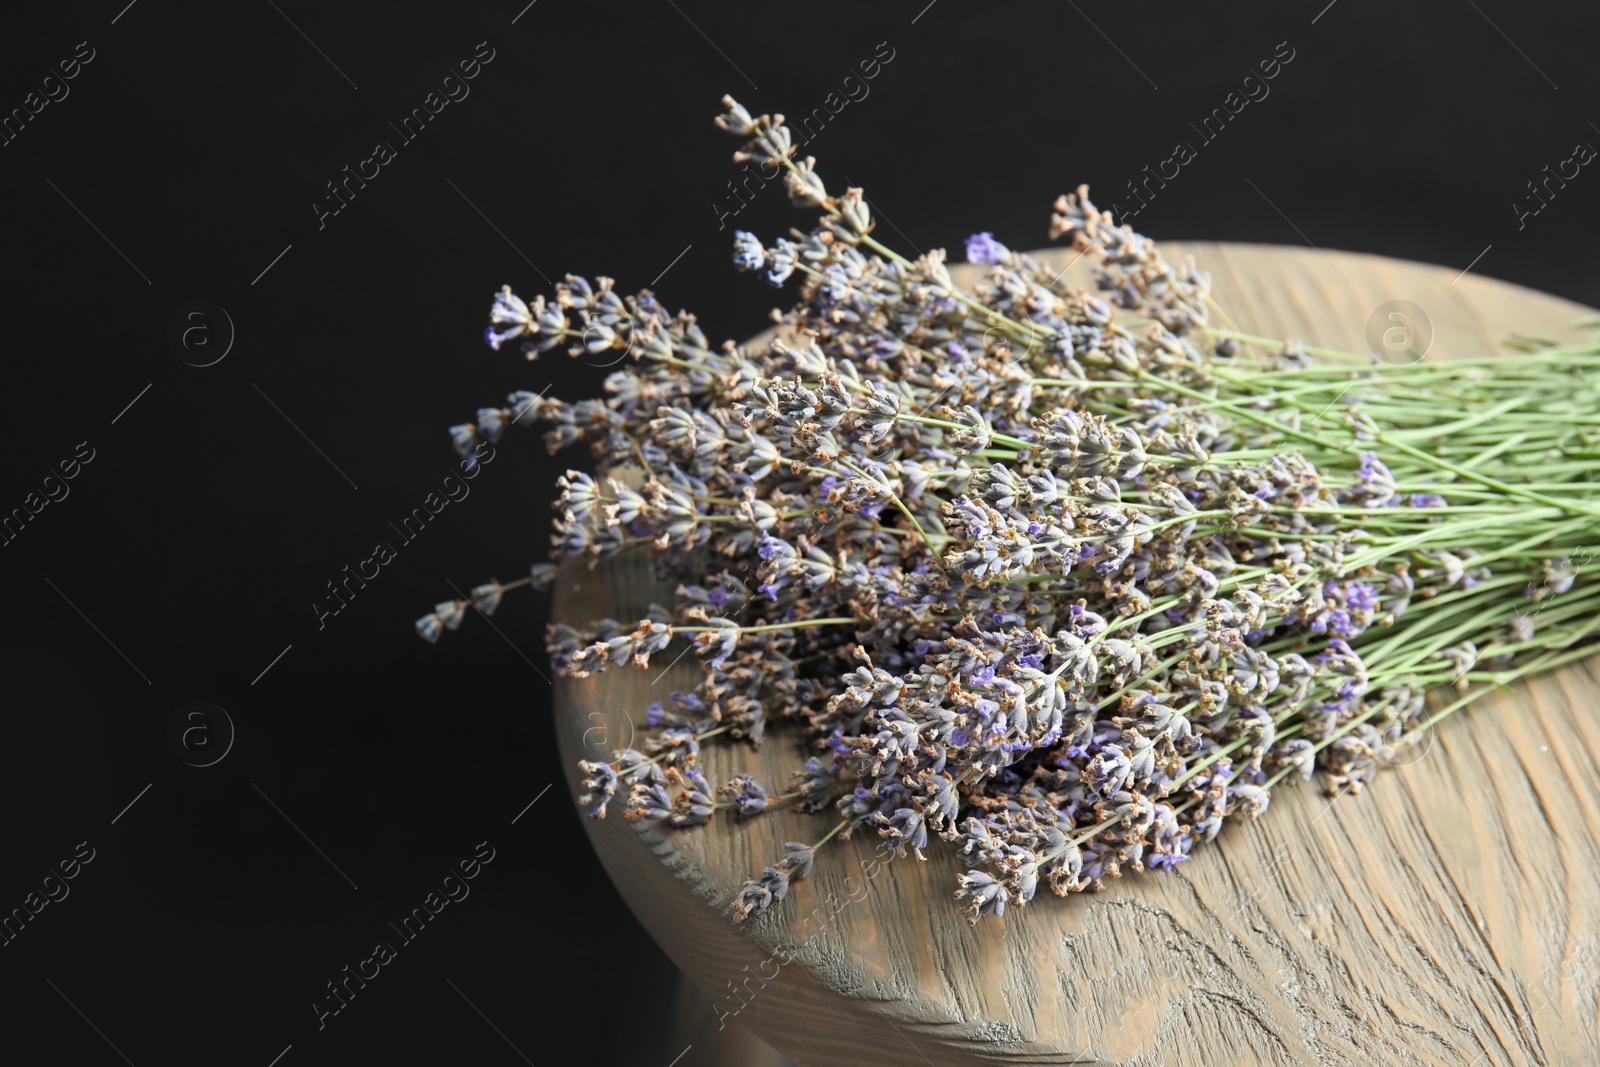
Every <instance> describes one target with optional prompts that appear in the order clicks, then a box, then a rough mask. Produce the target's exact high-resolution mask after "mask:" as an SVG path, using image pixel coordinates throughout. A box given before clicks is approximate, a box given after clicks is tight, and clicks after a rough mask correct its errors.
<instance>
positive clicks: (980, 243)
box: [967, 230, 1011, 263]
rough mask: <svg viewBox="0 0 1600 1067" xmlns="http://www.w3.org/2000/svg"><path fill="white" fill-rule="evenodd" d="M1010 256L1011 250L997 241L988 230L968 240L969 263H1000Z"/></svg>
mask: <svg viewBox="0 0 1600 1067" xmlns="http://www.w3.org/2000/svg"><path fill="white" fill-rule="evenodd" d="M1010 254H1011V253H1010V250H1009V249H1007V248H1006V246H1005V245H1003V244H1001V243H1000V242H999V241H996V240H995V239H994V234H992V233H990V232H989V231H988V230H985V231H983V232H982V233H975V234H973V235H972V236H971V237H968V238H967V262H968V263H999V262H1000V261H1002V260H1003V259H1005V258H1006V256H1008V255H1010Z"/></svg>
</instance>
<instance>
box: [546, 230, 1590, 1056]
mask: <svg viewBox="0 0 1600 1067" xmlns="http://www.w3.org/2000/svg"><path fill="white" fill-rule="evenodd" d="M1166 252H1167V255H1168V258H1169V259H1170V260H1172V261H1174V262H1176V261H1177V260H1178V259H1179V258H1180V257H1181V256H1182V255H1183V254H1185V253H1192V254H1193V255H1194V256H1195V257H1196V259H1197V260H1198V261H1199V263H1200V266H1201V267H1202V268H1204V269H1208V270H1211V271H1212V272H1213V274H1214V278H1215V293H1216V295H1217V299H1218V300H1219V301H1220V302H1221V303H1222V304H1223V305H1224V306H1225V307H1226V308H1227V309H1228V310H1229V311H1230V312H1231V314H1232V316H1233V317H1234V318H1235V319H1236V320H1237V321H1238V322H1239V323H1240V325H1241V326H1242V327H1244V328H1245V329H1247V330H1250V331H1252V332H1258V333H1262V334H1266V335H1268V336H1299V337H1303V338H1304V339H1305V340H1306V341H1307V342H1308V343H1313V344H1320V345H1324V346H1327V347H1334V348H1341V349H1346V350H1350V351H1361V350H1363V349H1364V348H1365V347H1366V344H1365V341H1364V340H1363V338H1364V335H1365V331H1366V326H1367V320H1368V317H1369V315H1370V314H1371V312H1372V311H1373V309H1374V308H1376V307H1377V306H1378V305H1379V304H1381V303H1383V302H1384V301H1385V300H1389V299H1407V300H1411V301H1414V302H1415V303H1417V304H1418V305H1420V306H1422V307H1423V308H1424V309H1425V310H1426V311H1427V312H1428V314H1429V315H1430V316H1431V318H1432V321H1433V325H1434V327H1435V340H1434V344H1433V350H1432V353H1431V354H1430V358H1440V357H1444V356H1446V355H1447V354H1452V353H1454V354H1481V353H1485V352H1489V351H1496V350H1499V341H1500V339H1502V338H1504V337H1506V336H1507V335H1509V334H1512V333H1522V334H1535V335H1541V336H1546V337H1559V338H1572V337H1576V336H1577V333H1576V332H1575V331H1574V330H1573V329H1571V324H1572V323H1574V322H1575V321H1576V320H1578V319H1580V318H1591V319H1592V318H1594V317H1595V313H1594V312H1593V311H1590V310H1589V309H1586V308H1583V307H1580V306H1579V305H1576V304H1572V303H1569V302H1567V301H1563V300H1558V299H1556V298H1553V297H1550V296H1546V295H1543V294H1540V293H1536V292H1533V291H1531V290H1527V289H1522V288H1518V287H1516V286H1511V285H1508V284H1505V283H1501V282H1495V281H1492V280H1489V279H1485V278H1482V277H1479V276H1477V275H1472V274H1469V275H1466V276H1464V277H1459V278H1457V272H1456V271H1454V270H1447V269H1445V268H1441V267H1434V266H1427V265H1422V264H1415V263H1406V262H1398V261H1394V260H1386V259H1381V258H1377V257H1372V256H1364V255H1356V254H1351V253H1341V252H1332V251H1329V252H1325V253H1319V252H1317V251H1314V250H1310V249H1301V248H1279V247H1266V246H1247V245H1220V244H1190V245H1177V244H1168V245H1167V246H1166ZM1044 256H1055V257H1056V262H1066V259H1067V258H1070V256H1066V257H1064V256H1062V255H1061V254H1060V253H1054V252H1052V253H1044V254H1041V258H1043V257H1044ZM1083 267H1084V264H1083V263H1079V264H1077V265H1076V266H1075V267H1074V269H1073V273H1078V272H1080V271H1081V270H1082V268H1083ZM1071 276H1072V275H1071V274H1069V277H1071ZM1452 279H1456V280H1455V281H1454V282H1453V283H1452ZM1080 280H1081V279H1080ZM1597 418H1600V414H1597ZM669 594H670V589H667V588H661V587H657V586H655V585H653V583H652V582H651V581H650V578H649V575H648V572H647V570H646V569H645V568H643V567H642V566H640V565H639V564H638V563H636V562H629V561H617V562H612V563H608V564H605V565H602V566H601V567H600V568H599V569H597V570H594V571H589V570H587V569H585V568H583V567H576V568H573V567H569V568H568V569H567V570H566V571H564V573H563V576H562V580H561V583H560V585H559V587H558V592H557V600H556V608H555V610H556V617H557V618H559V619H563V620H565V621H568V622H579V621H582V620H584V619H588V618H595V617H599V616H601V615H611V616H614V617H616V618H619V619H632V618H637V617H640V616H641V615H642V609H643V608H644V607H645V605H646V604H647V603H648V602H649V601H650V600H651V599H657V600H659V601H661V602H662V603H668V602H669V599H668V597H669ZM664 662H665V661H664ZM698 670H699V667H698V665H697V664H696V663H695V661H694V657H693V656H692V655H691V656H686V657H684V659H683V660H682V661H681V662H680V663H678V664H677V665H676V666H675V667H673V668H671V670H670V671H668V673H667V674H666V676H665V677H662V678H661V679H660V681H659V683H658V684H656V685H654V686H652V680H653V679H655V678H656V677H657V676H658V675H659V674H660V673H661V668H660V667H655V668H652V669H651V670H650V671H648V672H643V671H635V670H627V671H614V672H609V673H607V674H604V675H601V676H599V677H596V678H591V679H588V680H585V681H582V682H558V684H557V709H558V711H557V729H558V734H559V737H560V743H561V747H562V750H563V754H564V755H565V756H566V757H567V758H568V760H569V768H570V764H571V763H574V762H575V761H577V760H578V759H580V758H584V757H589V758H594V757H595V756H597V755H598V753H599V752H600V751H602V749H607V748H608V747H609V745H615V744H616V743H618V742H619V741H620V742H625V741H626V739H627V736H628V733H629V726H628V724H627V722H626V719H625V715H624V711H626V712H631V713H632V714H633V715H634V716H635V717H636V718H639V719H640V720H641V725H642V713H641V709H642V708H643V707H644V706H645V705H646V704H647V703H649V702H650V701H651V700H655V699H660V698H661V697H662V696H664V694H665V693H666V692H667V690H668V689H670V688H674V687H686V686H687V685H689V684H692V682H693V680H694V678H695V677H696V674H697V672H698ZM591 712H599V713H600V716H601V717H602V718H604V719H605V720H606V723H607V733H606V737H604V738H602V736H601V734H600V733H599V732H598V731H596V732H592V733H589V734H587V735H586V734H585V731H586V730H589V729H590V728H591V727H594V726H595V725H596V723H597V722H598V721H599V720H598V719H592V718H591V717H590V713H591ZM586 741H587V742H588V747H586V746H585V742H586ZM602 758H603V757H602ZM704 758H705V762H706V765H707V774H708V777H709V778H711V779H712V781H713V782H718V781H722V780H726V779H727V778H728V777H729V776H731V775H732V774H734V773H737V772H739V771H741V770H748V771H751V772H754V773H756V774H758V775H759V776H760V777H761V779H762V780H763V781H764V782H765V783H767V784H768V786H769V787H770V786H774V785H778V784H781V783H785V782H787V780H788V779H787V773H786V772H788V771H789V770H791V769H792V768H794V767H796V766H798V765H799V763H800V762H801V760H802V758H803V756H802V750H801V747H800V744H799V741H798V739H797V737H796V736H795V734H794V732H793V731H792V730H790V729H789V728H787V727H784V728H780V729H778V730H776V731H775V736H772V737H770V739H769V740H768V742H767V743H766V744H765V745H764V746H763V748H762V749H761V750H760V751H759V752H752V751H751V750H750V749H749V748H747V747H745V746H743V745H738V744H723V743H721V742H720V739H719V740H717V741H712V742H708V743H707V745H706V747H705V749H704ZM568 773H569V783H568V784H569V786H571V787H572V788H571V790H570V791H569V795H573V794H575V793H576V791H577V781H576V779H577V772H576V771H575V770H573V769H569V772H568ZM620 814H621V813H620V804H619V805H618V806H617V809H614V812H613V815H612V817H611V818H609V819H607V820H605V821H603V822H591V823H590V824H589V825H590V828H591V830H592V835H591V838H592V840H593V842H594V845H595V848H596V850H597V851H598V853H599V854H600V857H601V859H602V861H603V862H604V864H605V866H606V869H607V870H608V871H609V872H610V874H611V877H612V878H613V879H614V880H615V882H616V884H617V886H618V887H619V888H620V890H621V892H622V894H623V896H624V897H625V898H626V899H627V901H628V902H629V904H630V906H631V907H632V908H633V909H634V911H635V912H636V913H637V915H638V916H639V918H640V920H641V921H642V922H643V923H644V925H645V926H646V928H648V929H649V930H650V932H651V933H652V934H653V935H654V937H655V938H656V940H657V941H659V942H660V944H661V946H662V947H663V948H664V949H665V950H666V952H667V953H668V954H669V955H670V956H671V957H672V958H673V960H675V961H676V962H677V963H678V965H679V966H680V967H682V968H683V970H684V971H685V972H686V973H687V974H688V975H689V976H690V977H691V978H692V979H693V981H694V982H695V983H697V984H698V986H699V987H700V988H701V989H704V990H706V991H708V992H709V993H710V994H711V995H712V996H713V997H716V998H717V999H716V1001H715V1003H716V1005H717V1006H718V1007H720V1009H721V1010H722V1011H729V1010H731V1009H736V1008H738V1007H739V1005H740V1004H741V1003H745V1004H747V1006H745V1007H743V1009H742V1010H741V1011H740V1012H739V1014H738V1015H737V1016H736V1017H734V1016H729V1021H730V1022H732V1021H733V1020H734V1019H735V1018H736V1020H737V1023H738V1024H740V1025H743V1026H748V1027H750V1028H751V1029H753V1030H754V1031H755V1032H756V1033H758V1034H760V1035H762V1036H763V1037H764V1038H765V1039H766V1040H767V1041H769V1042H770V1043H771V1044H772V1045H773V1046H775V1047H776V1048H778V1049H781V1050H782V1051H783V1052H784V1053H785V1054H787V1055H788V1056H790V1057H792V1058H794V1059H795V1060H797V1061H799V1062H800V1063H803V1064H806V1065H808V1067H821V1065H826V1067H848V1065H858V1064H859V1065H867V1064H870V1065H872V1067H926V1065H928V1064H937V1065H939V1067H945V1065H947V1064H1001V1063H1005V1064H1068V1063H1113V1064H1155V1063H1174V1064H1194V1065H1196V1067H1206V1065H1212V1064H1235V1063H1237V1064H1255V1063H1264V1064H1298V1063H1316V1064H1344V1063H1360V1064H1364V1065H1365V1064H1509V1065H1517V1067H1520V1065H1524V1064H1567V1063H1571V1064H1593V1063H1597V1062H1600V1033H1597V1010H1600V884H1597V883H1600V844H1597V840H1600V659H1597V658H1591V659H1589V660H1586V661H1583V662H1580V663H1577V664H1574V665H1571V666H1569V667H1567V668H1565V669H1562V670H1559V671H1557V672H1555V673H1552V674H1547V675H1543V676H1540V677H1537V678H1535V679H1533V680H1532V681H1531V682H1530V683H1529V684H1525V685H1518V686H1517V687H1516V689H1515V690H1514V691H1512V692H1510V693H1508V694H1504V695H1496V696H1491V697H1488V698H1485V699H1484V700H1482V701H1480V702H1479V703H1477V704H1475V705H1472V706H1471V707H1469V708H1468V709H1466V710H1465V711H1463V712H1461V713H1458V714H1457V715H1456V716H1454V717H1452V718H1451V719H1449V720H1447V721H1446V722H1445V723H1443V724H1442V725H1441V726H1439V727H1438V728H1437V730H1436V731H1435V733H1434V736H1433V737H1431V738H1430V739H1429V740H1428V742H1427V743H1426V745H1425V746H1424V747H1423V749H1422V751H1420V752H1418V753H1416V754H1415V757H1414V759H1413V760H1412V761H1411V762H1410V763H1409V764H1408V765H1406V766H1404V767H1401V768H1399V769H1396V770H1393V771H1390V772H1388V773H1387V774H1385V775H1383V776H1382V777H1380V779H1379V780H1378V782H1377V783H1376V784H1375V785H1374V786H1372V787H1370V788H1369V789H1367V790H1366V791H1365V792H1364V793H1363V794H1362V795H1360V796H1355V797H1344V798H1340V799H1338V800H1336V801H1334V802H1332V803H1331V804H1330V803H1329V801H1328V799H1327V798H1326V797H1324V796H1323V795H1322V793H1321V791H1320V788H1317V787H1302V788H1289V787H1287V786H1285V787H1282V788H1280V790H1279V791H1278V793H1277V795H1276V796H1275V797H1274V799H1273V803H1272V807H1271V810H1270V811H1269V812H1268V813H1267V814H1266V815H1265V816H1264V817H1263V818H1262V819H1260V820H1259V821H1257V822H1256V823H1255V824H1253V825H1247V826H1239V827H1229V828H1228V829H1226V830H1224V832H1223V833H1222V835H1221V837H1220V838H1219V839H1218V840H1217V841H1216V842H1215V843H1214V844H1211V845H1206V846H1202V847H1200V848H1197V849H1196V854H1195V858H1194V860H1193V861H1192V862H1190V863H1187V864H1185V865H1183V866H1182V867H1180V868H1178V869H1176V870H1175V871H1172V872H1170V873H1160V872H1157V873H1148V874H1137V875H1129V876H1124V877H1123V878H1121V879H1120V880H1116V881H1112V882H1110V883H1108V888H1107V889H1106V890H1105V891H1103V892H1100V893H1092V894H1082V895H1079V896H1076V897H1071V898H1067V899H1060V898H1057V897H1054V896H1052V895H1050V894H1048V893H1045V894H1041V896H1040V897H1039V898H1038V899H1037V900H1035V901H1034V902H1033V903H1032V904H1031V905H1030V906H1028V907H1027V908H1026V909H1022V910H1016V911H1011V912H1008V913H1007V914H1006V916H1005V918H1004V920H1003V921H988V920H986V921H985V922H983V923H981V924H980V925H978V926H977V927H976V928H969V927H968V926H967V925H966V923H965V922H964V921H963V920H962V919H961V917H960V915H959V914H958V909H957V907H956V902H955V901H953V900H952V899H951V893H952V891H953V889H954V887H955V883H954V879H955V876H956V874H957V870H958V868H957V864H956V861H955V857H954V856H953V855H952V850H951V849H949V848H947V847H939V846H940V843H939V842H934V847H931V848H930V849H928V850H927V852H928V856H929V861H928V862H927V863H925V864H923V863H918V862H916V860H914V859H908V860H905V861H896V862H895V863H893V864H891V865H889V866H887V867H885V868H882V869H881V870H880V872H879V873H878V875H877V877H875V878H874V879H871V880H866V879H863V878H862V877H861V874H860V869H859V867H858V864H859V863H860V861H861V860H862V859H864V858H865V857H867V856H869V855H870V854H871V850H872V845H873V842H874V839H873V838H871V837H867V838H857V839H856V840H855V841H852V842H849V843H847V844H845V845H843V847H840V848H835V847H833V846H830V847H829V848H828V849H827V850H826V851H825V852H824V853H823V854H821V855H819V862H818V865H817V869H816V871H815V872H814V874H813V875H812V877H811V878H809V879H806V880H804V881H801V882H798V883H796V885H795V888H794V891H793V892H792V893H791V894H790V898H789V900H788V902H786V903H785V904H784V905H782V906H779V907H777V908H775V909H774V912H773V913H772V914H771V915H770V916H769V917H764V918H763V919H761V920H758V921H756V922H752V923H750V924H748V925H747V926H746V927H744V928H736V927H734V926H733V925H732V923H731V922H730V920H729V919H728V918H727V916H726V914H725V905H726V904H727V902H728V901H729V900H730V898H731V895H732V894H733V892H735V891H736V889H737V887H738V886H739V884H740V883H741V882H742V881H743V880H744V879H745V878H746V877H748V876H750V875H753V874H755V873H758V872H759V871H760V869H761V868H762V867H763V866H764V865H766V864H768V863H771V862H774V861H775V860H776V859H777V858H778V857H779V856H780V855H781V853H782V842H783V841H785V840H789V839H793V840H806V841H811V840H816V839H817V838H818V837H819V836H821V834H822V833H823V832H825V830H826V829H827V828H828V827H829V826H831V825H832V823H833V821H834V820H833V818H832V817H831V814H823V815H815V816H804V815H800V814H797V813H794V812H790V811H784V812H780V813H776V814H766V815H762V816H760V817H759V818H757V819H755V820H753V821H749V822H738V821H735V820H733V819H729V818H724V817H721V816H719V817H718V819H716V820H714V822H713V825H711V826H709V827H707V828H703V829H699V830H694V831H689V832H683V833H667V834H664V835H663V834H657V833H656V832H654V831H651V830H648V829H641V828H640V827H639V826H638V825H637V824H630V823H627V822H625V821H623V820H622V819H621V818H620ZM847 875H854V877H853V878H852V880H851V881H850V882H849V883H848V885H847V884H846V881H845V879H846V876H847ZM852 893H853V894H854V896H855V897H856V898H859V899H857V900H852V899H851V894H852ZM829 901H832V902H833V903H831V904H830V903H829ZM836 907H837V909H838V910H837V912H836V913H835V908H836ZM819 909H820V910H819ZM775 953H777V955H776V960H775V961H774V954H775ZM791 956H792V962H787V964H786V965H782V964H784V962H785V961H787V960H789V959H790V958H791ZM764 961H769V962H764ZM780 965H782V966H780ZM746 968H748V969H746ZM774 971H777V972H778V973H777V977H775V978H772V980H770V981H767V982H765V984H764V985H763V982H762V980H761V979H760V978H757V977H753V976H754V975H756V974H758V973H759V974H761V975H764V976H766V977H771V976H772V975H773V974H774ZM730 983H731V984H732V985H730ZM741 983H742V984H741ZM733 986H739V987H740V989H741V992H742V997H743V999H742V1000H739V999H735V997H734V994H733V992H732V991H731V989H732V987H733ZM700 1010H703V1011H704V1012H705V1013H706V1017H707V1019H709V1020H711V1028H710V1035H709V1036H708V1035H707V1034H706V1033H704V1032H703V1033H702V1036H701V1042H702V1044H709V1043H711V1042H714V1041H715V1040H716V1037H715V1034H716V1024H717V1019H718V1016H717V1010H718V1009H717V1008H715V1007H713V1005H712V1004H710V1003H708V1004H705V1005H704V1006H703V1008H701V1009H700ZM696 1051H697V1052H699V1051H701V1049H700V1046H697V1049H696ZM685 1062H688V1061H685ZM752 1062H754V1061H753V1060H752Z"/></svg>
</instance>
